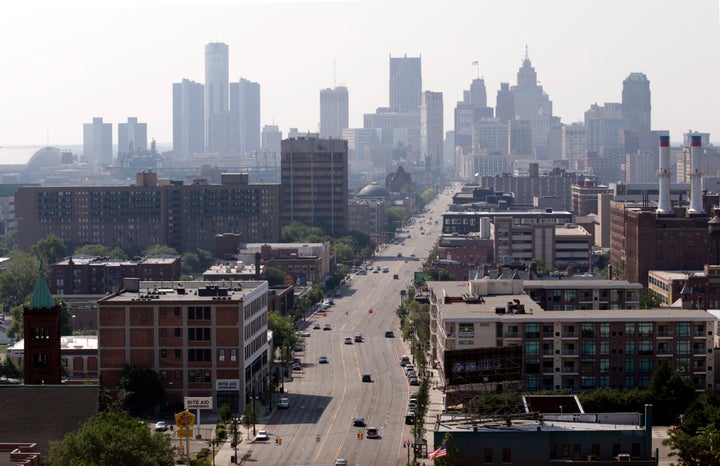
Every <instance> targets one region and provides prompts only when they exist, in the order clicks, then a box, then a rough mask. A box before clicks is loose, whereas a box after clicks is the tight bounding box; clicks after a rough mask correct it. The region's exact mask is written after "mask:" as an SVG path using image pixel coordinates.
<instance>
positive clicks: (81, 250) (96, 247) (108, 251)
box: [73, 244, 128, 259]
mask: <svg viewBox="0 0 720 466" xmlns="http://www.w3.org/2000/svg"><path fill="white" fill-rule="evenodd" d="M80 254H83V255H86V256H93V257H109V258H110V259H127V258H128V255H127V254H126V253H125V251H123V250H122V249H120V248H109V247H107V246H103V245H102V244H86V245H84V246H80V247H78V248H75V250H74V251H73V255H80Z"/></svg>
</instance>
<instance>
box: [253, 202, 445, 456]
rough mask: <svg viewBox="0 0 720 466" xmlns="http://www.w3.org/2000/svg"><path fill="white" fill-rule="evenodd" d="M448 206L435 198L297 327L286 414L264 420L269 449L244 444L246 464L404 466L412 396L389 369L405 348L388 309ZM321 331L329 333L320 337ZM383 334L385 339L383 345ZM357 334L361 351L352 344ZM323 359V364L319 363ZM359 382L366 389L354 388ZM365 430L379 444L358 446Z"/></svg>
mask: <svg viewBox="0 0 720 466" xmlns="http://www.w3.org/2000/svg"><path fill="white" fill-rule="evenodd" d="M448 203H449V195H448V194H441V195H440V196H439V197H438V199H436V200H435V201H434V202H433V203H431V205H430V206H429V212H427V213H425V214H422V215H421V216H419V218H417V219H416V220H415V222H414V223H412V224H411V225H410V226H409V227H406V229H405V233H402V234H401V237H402V239H401V240H399V241H398V242H397V243H393V244H389V245H386V246H383V247H382V249H381V251H380V252H379V253H378V254H377V255H376V256H375V257H374V258H373V262H372V267H373V269H374V267H375V266H377V267H379V268H380V270H379V271H378V272H374V271H373V269H371V268H370V267H369V268H368V270H367V274H366V275H357V274H351V275H350V277H351V278H350V280H349V281H348V283H346V284H345V285H343V286H342V287H341V288H340V292H339V296H335V297H334V301H335V304H334V305H333V306H332V307H330V308H329V309H328V310H327V312H325V315H323V313H322V312H317V313H315V314H313V315H312V316H309V317H308V318H307V321H306V322H304V323H303V324H302V325H301V326H300V329H301V330H306V331H307V332H309V334H310V336H309V337H306V338H305V350H304V351H302V352H298V353H296V354H295V357H297V358H299V359H300V361H301V364H302V366H301V369H302V370H300V371H293V380H292V381H290V382H286V383H285V391H286V394H285V395H283V396H286V397H288V398H289V400H290V402H289V407H288V408H287V409H277V410H275V412H274V413H273V415H272V416H271V417H270V418H269V421H268V424H267V426H266V430H267V431H268V433H269V435H270V439H269V441H268V442H266V443H265V442H262V443H259V442H256V443H255V444H254V445H253V454H252V456H253V457H254V458H257V459H258V461H261V462H262V464H282V465H322V464H325V465H332V464H335V461H336V460H337V459H338V458H344V459H346V460H347V462H348V464H350V465H378V466H379V465H393V466H394V465H401V464H405V462H406V450H405V448H404V447H403V445H402V444H403V442H404V441H405V440H408V439H409V438H410V427H409V426H407V425H405V414H406V411H407V406H408V395H409V392H410V391H414V390H417V387H411V386H409V385H408V381H407V378H406V377H405V374H404V372H403V370H402V368H401V366H400V363H399V360H400V356H402V355H403V354H406V353H408V349H407V346H406V344H405V343H404V342H403V341H402V337H401V334H400V331H399V319H398V318H397V316H396V314H395V310H396V309H397V307H398V306H399V305H400V299H401V295H400V292H401V290H404V289H406V287H407V286H408V285H409V284H410V282H411V279H412V276H413V273H414V272H415V271H417V270H419V269H420V268H421V264H422V263H423V261H424V260H425V258H426V257H427V254H428V251H429V250H430V249H431V248H432V246H433V244H434V242H435V240H436V239H437V235H438V233H439V228H440V225H439V224H440V223H441V222H438V224H436V223H435V221H436V220H440V218H441V216H440V214H441V212H442V211H443V210H444V209H445V208H446V207H447V205H448ZM421 227H422V229H420V228H421ZM408 236H410V237H408ZM384 269H387V272H385V271H384ZM395 275H397V278H394V276H395ZM315 324H319V327H320V328H319V329H314V328H313V327H314V326H315ZM326 324H327V325H329V326H330V330H324V329H323V328H324V327H325V325H326ZM388 330H391V331H392V332H393V334H394V336H392V337H390V336H386V332H387V331H388ZM358 333H359V334H362V341H361V342H356V341H355V335H356V334H358ZM346 338H351V339H352V343H347V342H346ZM323 356H324V357H325V358H327V360H328V362H327V363H319V361H320V358H321V357H323ZM363 374H370V376H371V380H372V381H371V382H364V381H363V380H362V375H363ZM276 402H277V400H276ZM356 417H362V418H364V419H365V427H362V426H355V425H354V423H353V420H354V418H356ZM367 427H375V428H377V430H378V433H379V438H367ZM359 433H362V435H359ZM277 438H280V439H281V440H282V443H281V444H278V442H276V439H277Z"/></svg>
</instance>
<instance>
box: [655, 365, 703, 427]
mask: <svg viewBox="0 0 720 466" xmlns="http://www.w3.org/2000/svg"><path fill="white" fill-rule="evenodd" d="M648 391H649V392H650V397H651V399H652V405H653V424H655V425H670V424H673V423H675V421H676V419H677V417H678V415H679V414H680V413H682V412H684V411H685V409H686V408H687V407H688V406H689V405H690V403H691V402H692V401H693V400H694V399H695V387H694V385H693V383H692V380H690V379H687V378H683V377H681V376H680V374H679V373H678V372H677V371H675V370H673V369H671V368H670V366H669V365H668V363H667V361H661V362H660V363H659V364H658V366H657V367H656V368H655V370H654V371H653V373H652V376H651V377H650V385H649V386H648Z"/></svg>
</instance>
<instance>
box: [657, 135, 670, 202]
mask: <svg viewBox="0 0 720 466" xmlns="http://www.w3.org/2000/svg"><path fill="white" fill-rule="evenodd" d="M659 167H660V168H659V169H658V178H659V186H658V191H659V192H658V209H657V213H658V214H669V213H671V212H672V207H671V206H670V175H671V173H670V136H660V163H659Z"/></svg>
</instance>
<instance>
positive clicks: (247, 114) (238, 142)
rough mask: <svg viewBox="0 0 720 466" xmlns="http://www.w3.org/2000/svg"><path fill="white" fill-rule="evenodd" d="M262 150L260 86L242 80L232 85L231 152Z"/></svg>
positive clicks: (243, 152)
mask: <svg viewBox="0 0 720 466" xmlns="http://www.w3.org/2000/svg"><path fill="white" fill-rule="evenodd" d="M258 149H260V84H258V83H255V82H252V81H249V80H247V79H245V78H240V81H239V82H236V83H230V152H231V153H235V154H246V153H248V152H252V151H256V150H258Z"/></svg>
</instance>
